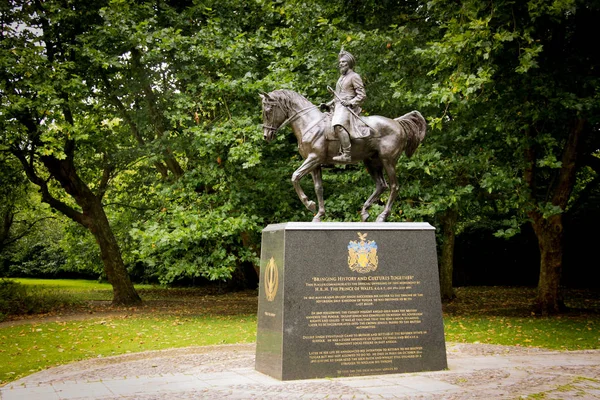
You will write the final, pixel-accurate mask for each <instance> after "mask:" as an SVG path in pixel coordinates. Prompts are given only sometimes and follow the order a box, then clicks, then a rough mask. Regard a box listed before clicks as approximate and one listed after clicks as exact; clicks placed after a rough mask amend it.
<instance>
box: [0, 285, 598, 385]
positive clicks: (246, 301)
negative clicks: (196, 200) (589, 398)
mask: <svg viewBox="0 0 600 400" xmlns="http://www.w3.org/2000/svg"><path fill="white" fill-rule="evenodd" d="M18 281H19V282H21V283H23V284H25V285H27V286H32V287H36V288H39V287H42V288H44V289H43V290H51V291H59V292H61V293H62V294H63V295H67V296H69V297H73V298H76V299H77V300H79V301H80V302H79V303H78V304H80V305H77V306H73V307H71V308H69V309H66V310H64V309H63V310H58V311H56V312H55V313H51V314H50V315H49V316H45V317H44V316H41V317H42V318H40V316H27V317H25V321H23V320H21V321H13V322H7V323H3V324H0V384H6V383H7V382H10V381H13V380H15V379H18V378H20V377H23V376H25V375H28V374H31V373H33V372H36V371H39V370H42V369H45V368H49V367H52V366H56V365H60V364H65V363H69V362H72V361H77V360H82V359H87V358H94V357H105V356H111V355H118V354H124V353H129V352H140V351H147V350H160V349H168V348H176V347H186V346H203V345H212V344H224V343H247V342H253V341H254V340H255V337H256V307H257V296H256V292H255V291H245V292H236V293H223V292H221V291H220V290H218V289H215V288H184V289H177V288H175V289H173V288H161V287H158V286H151V285H136V288H137V290H138V292H139V294H140V296H141V297H142V299H143V300H144V303H143V305H141V306H137V307H113V306H111V305H110V299H111V298H112V290H111V286H110V285H108V284H105V283H98V282H95V281H79V280H34V279H19V280H18ZM43 290H42V291H43ZM534 295H535V292H534V290H533V289H528V288H502V287H484V288H459V289H457V296H458V297H457V299H456V300H455V301H453V302H451V303H449V304H448V305H445V306H444V325H445V332H446V340H447V341H448V342H462V343H490V344H501V345H512V346H533V347H543V348H548V349H557V350H579V349H599V348H600V313H599V310H600V296H598V293H595V292H582V291H573V292H570V294H569V297H568V299H567V300H568V301H567V305H569V306H570V307H571V308H572V311H571V312H569V313H566V314H564V315H560V316H556V317H552V318H542V317H539V316H535V315H532V314H531V308H530V302H531V300H532V299H533V297H534ZM57 318H60V321H61V322H55V321H56V320H57ZM15 324H18V325H15Z"/></svg>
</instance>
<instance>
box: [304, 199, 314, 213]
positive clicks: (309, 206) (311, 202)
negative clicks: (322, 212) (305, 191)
mask: <svg viewBox="0 0 600 400" xmlns="http://www.w3.org/2000/svg"><path fill="white" fill-rule="evenodd" d="M306 208H308V209H309V210H310V211H311V212H317V205H316V204H315V202H314V201H312V200H310V201H309V202H308V204H307V205H306Z"/></svg>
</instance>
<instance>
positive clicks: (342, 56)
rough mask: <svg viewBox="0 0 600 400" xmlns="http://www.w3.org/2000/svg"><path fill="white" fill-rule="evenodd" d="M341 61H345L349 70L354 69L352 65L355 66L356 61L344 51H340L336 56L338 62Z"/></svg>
mask: <svg viewBox="0 0 600 400" xmlns="http://www.w3.org/2000/svg"><path fill="white" fill-rule="evenodd" d="M342 59H345V60H346V62H347V63H348V67H350V69H354V65H356V59H355V58H354V56H353V55H352V54H350V53H348V52H347V51H346V50H342V51H340V54H339V55H338V61H341V60H342Z"/></svg>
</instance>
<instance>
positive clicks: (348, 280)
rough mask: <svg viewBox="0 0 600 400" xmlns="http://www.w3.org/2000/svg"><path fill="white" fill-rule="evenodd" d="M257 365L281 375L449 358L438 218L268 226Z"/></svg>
mask: <svg viewBox="0 0 600 400" xmlns="http://www.w3.org/2000/svg"><path fill="white" fill-rule="evenodd" d="M260 278H261V282H260V289H259V311H258V332H257V349H256V369H257V370H258V371H260V372H263V373H265V374H267V375H270V376H273V377H275V378H278V379H281V380H292V379H306V378H323V377H336V376H358V375H376V374H385V373H399V372H415V371H433V370H441V369H445V368H447V363H446V349H445V342H444V330H443V321H442V313H441V303H440V295H439V281H438V268H437V255H436V248H435V233H434V228H433V227H432V226H431V225H429V224H427V223H287V224H278V225H269V226H268V227H267V228H266V229H265V230H264V231H263V239H262V250H261V276H260Z"/></svg>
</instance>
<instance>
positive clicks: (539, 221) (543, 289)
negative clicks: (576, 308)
mask: <svg viewBox="0 0 600 400" xmlns="http://www.w3.org/2000/svg"><path fill="white" fill-rule="evenodd" d="M532 225H533V229H534V231H535V235H536V237H537V240H538V246H539V249H540V279H539V282H538V294H537V299H536V311H538V312H540V313H541V314H542V315H550V314H556V313H559V312H561V311H564V309H565V305H564V302H563V297H562V293H561V290H560V280H561V275H562V258H563V251H562V250H563V225H562V215H561V214H559V215H554V216H552V217H550V218H549V219H545V218H543V217H542V216H541V215H539V214H537V215H535V216H533V222H532Z"/></svg>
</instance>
